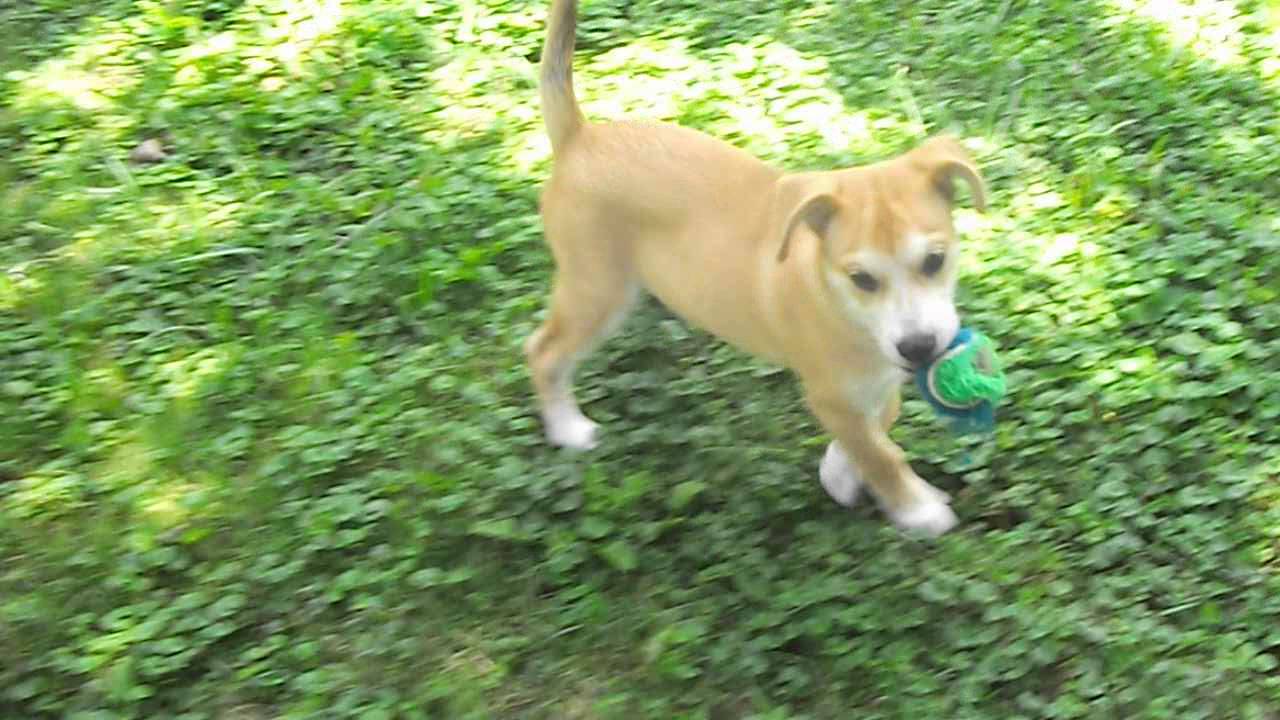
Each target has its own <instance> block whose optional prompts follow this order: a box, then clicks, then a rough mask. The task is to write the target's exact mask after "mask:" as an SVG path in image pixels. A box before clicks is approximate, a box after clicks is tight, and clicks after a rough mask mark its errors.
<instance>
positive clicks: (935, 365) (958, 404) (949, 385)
mask: <svg viewBox="0 0 1280 720" xmlns="http://www.w3.org/2000/svg"><path fill="white" fill-rule="evenodd" d="M916 386H917V387H919V388H920V394H922V395H923V396H924V399H925V400H926V401H928V403H929V404H930V405H932V406H933V409H934V410H935V411H937V413H938V414H939V415H941V416H942V417H943V418H944V419H945V420H946V421H947V422H948V423H949V424H950V426H951V430H952V432H955V433H956V434H957V435H964V434H969V433H984V432H991V430H992V429H993V428H994V427H995V424H996V405H997V404H998V403H999V402H1000V399H1001V398H1002V397H1004V393H1005V379H1004V372H1003V371H1002V370H1001V368H1000V361H999V360H998V359H997V358H996V353H995V344H994V343H993V342H991V339H990V338H988V337H987V336H985V335H983V334H982V333H980V332H978V331H976V330H972V329H970V328H960V332H958V333H956V337H955V339H954V340H952V341H951V345H949V346H948V347H947V350H946V352H944V353H943V354H942V355H941V356H939V357H938V359H937V360H934V361H933V362H932V363H930V364H929V365H927V366H925V367H923V368H921V369H920V370H918V371H916Z"/></svg>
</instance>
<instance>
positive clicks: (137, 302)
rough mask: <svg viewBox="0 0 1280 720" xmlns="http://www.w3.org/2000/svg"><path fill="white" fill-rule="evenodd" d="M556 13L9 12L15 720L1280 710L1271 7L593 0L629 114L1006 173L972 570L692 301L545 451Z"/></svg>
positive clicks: (3, 703)
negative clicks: (545, 125) (147, 150)
mask: <svg viewBox="0 0 1280 720" xmlns="http://www.w3.org/2000/svg"><path fill="white" fill-rule="evenodd" d="M1160 8H1165V9H1168V8H1173V9H1175V10H1180V13H1173V14H1169V13H1166V14H1165V15H1161V14H1160V13H1157V12H1154V11H1153V9H1156V10H1158V9H1160ZM1206 12H1207V13H1208V14H1204V13H1206ZM543 13H544V7H543V3H542V2H541V0H536V1H535V0H529V1H521V2H517V1H514V0H512V1H503V0H466V1H455V0H429V1H428V2H425V3H423V2H419V1H414V2H410V1H409V0H346V1H345V2H337V1H336V0H333V1H331V2H315V3H303V2H285V1H284V0H244V1H243V2H237V1H235V0H223V1H212V0H211V1H209V2H197V1H196V0H167V1H166V0H152V1H150V2H127V1H124V0H114V1H107V2H100V3H80V2H70V1H68V0H35V1H34V2H31V3H24V4H16V3H4V4H0V46H2V47H4V48H5V51H4V53H0V657H3V658H4V662H2V663H0V717H6V718H7V717H14V718H18V717H21V718H55V717H57V718H84V719H86V720H87V719H88V718H102V719H105V718H134V717H137V718H153V717H182V718H192V719H194V718H209V719H211V720H213V719H216V720H258V719H263V718H276V717H291V718H292V717H299V718H302V717H307V718H310V717H314V718H345V717H353V718H354V717H359V718H441V719H446V720H454V719H462V718H547V719H557V720H559V719H566V718H567V719H581V718H627V719H631V718H660V719H663V720H667V719H669V718H708V719H715V720H719V719H722V718H724V719H728V718H747V717H754V718H758V719H759V720H765V719H769V720H783V719H798V718H811V719H817V718H847V717H857V718H868V719H869V718H915V717H931V718H933V717H936V718H955V719H963V718H1000V719H1002V720H1012V719H1014V718H1073V717H1079V718H1178V719H1179V720H1183V719H1186V718H1213V719H1214V720H1218V719H1221V718H1257V719H1262V718H1275V717H1277V716H1278V715H1277V712H1278V711H1280V576H1278V575H1277V569H1278V567H1280V566H1278V565H1277V563H1278V562H1280V561H1278V560H1277V549H1280V545H1278V544H1277V543H1278V537H1280V489H1278V486H1277V480H1278V479H1280V430H1277V428H1278V427H1280V353H1277V348H1280V220H1278V219H1277V214H1276V208H1277V207H1280V183H1278V182H1276V167H1277V165H1276V157H1277V155H1278V153H1280V116H1278V113H1280V63H1277V57H1280V44H1278V42H1277V35H1276V33H1277V32H1278V31H1280V7H1277V6H1276V4H1275V3H1274V2H1270V3H1250V2H1235V3H1233V2H1218V3H1199V4H1197V5H1194V6H1190V5H1175V4H1172V3H1169V4H1161V3H1131V2H1121V1H1120V0H1116V1H1115V2H1104V1H1103V0H1053V1H1050V2H1035V3H1029V2H1019V1H1012V2H1003V3H991V2H978V1H977V0H920V1H916V2H894V3H873V2H839V3H834V2H819V3H812V4H811V3H801V2H793V1H790V0H785V1H783V2H777V1H774V2H764V1H763V0H746V1H744V2H734V3H719V4H714V3H704V2H691V1H690V0H662V1H660V2H643V3H641V2H624V1H623V0H596V1H589V2H586V3H585V7H584V8H583V17H582V27H581V32H580V39H581V42H580V52H579V56H578V67H579V72H578V78H579V87H580V94H581V95H582V97H583V99H584V102H585V104H586V106H587V108H588V110H589V112H591V113H592V114H593V115H596V116H603V115H614V114H617V113H621V112H631V113H636V114H648V115H656V116H658V117H661V118H664V119H674V120H679V121H680V122H683V123H686V124H689V125H692V126H695V127H699V128H703V129H706V130H708V131H711V132H714V133H715V134H717V135H720V136H722V137H726V138H728V139H731V140H732V141H734V142H736V143H738V144H740V145H741V146H743V147H745V148H748V149H750V150H751V151H753V152H755V153H757V154H759V155H761V156H763V157H765V158H767V159H768V160H770V161H772V162H775V163H777V164H779V165H784V166H786V167H790V168H816V167H832V166H835V165H837V164H848V163H853V162H861V161H866V160H871V159H874V158H880V157H884V156H887V155H889V154H891V153H894V152H897V151H899V150H902V149H904V148H906V147H908V146H909V145H910V144H911V143H913V142H916V141H918V140H919V139H920V138H921V137H923V136H924V135H925V134H926V133H930V132H935V131H940V130H951V131H954V132H958V133H960V134H962V135H964V136H965V137H967V138H970V139H971V141H972V142H973V144H974V149H975V153H976V155H977V156H978V158H979V159H980V161H981V164H982V167H983V169H984V172H985V173H986V175H987V177H988V180H989V182H990V184H991V196H992V198H991V199H992V202H991V204H992V209H991V211H990V212H989V213H988V214H986V215H984V216H977V215H974V214H973V213H971V212H968V211H965V212H963V213H962V214H961V216H960V223H961V226H962V227H963V228H964V229H965V238H966V239H965V242H966V244H967V246H968V260H967V262H968V265H967V268H966V281H965V283H964V291H963V296H962V299H961V305H962V309H963V310H964V312H965V314H966V317H967V320H968V321H969V322H970V323H972V324H973V325H975V326H977V327H980V328H982V329H983V330H984V331H986V332H988V333H989V334H991V335H992V336H994V337H995V338H996V339H997V341H998V342H999V343H1000V347H1001V352H1002V357H1003V359H1004V361H1005V363H1006V365H1007V366H1008V370H1009V376H1010V381H1011V384H1012V395H1011V397H1010V399H1009V401H1008V404H1007V407H1006V408H1005V409H1004V411H1003V413H1002V416H1001V422H1000V425H999V428H998V432H997V434H996V437H995V439H994V440H993V441H992V442H989V443H985V444H972V443H970V442H968V441H965V442H959V441H956V440H953V439H951V438H949V437H947V436H946V434H945V433H944V432H943V430H942V429H941V426H940V424H939V423H938V422H937V421H936V420H935V419H934V418H932V417H930V416H929V413H928V410H927V408H926V406H924V405H923V403H922V402H920V401H919V400H918V398H917V397H916V396H915V395H914V393H908V403H907V408H906V417H905V419H904V422H903V423H902V424H901V426H900V427H899V428H898V429H896V430H895V435H896V436H897V438H898V440H899V441H900V442H901V443H902V444H903V445H904V447H905V448H906V449H907V450H908V452H909V453H910V456H911V459H912V461H913V463H914V465H915V466H916V468H917V469H918V470H920V471H921V473H922V474H923V475H925V476H926V477H928V478H930V479H931V480H933V481H934V482H935V483H936V484H938V485H940V486H941V487H943V488H945V489H947V490H948V491H950V492H951V493H952V494H953V495H954V496H955V497H956V509H957V511H958V513H959V514H960V516H961V518H962V522H963V525H962V526H961V527H960V528H959V529H958V530H957V531H956V532H955V533H954V534H951V535H948V536H946V537H944V538H942V539H940V540H938V541H935V542H923V541H919V540H914V539H911V538H909V537H904V536H903V535H901V534H900V533H898V532H897V531H895V530H894V529H892V528H891V527H889V526H888V525H887V524H886V522H885V520H884V518H883V517H882V516H881V515H879V514H878V513H876V512H874V511H873V510H871V509H869V508H866V507H863V508H859V509H857V510H856V511H854V512H852V513H849V512H846V511H842V510H841V509H839V508H837V507H835V506H833V505H832V504H831V503H830V502H829V501H828V500H827V499H826V497H825V495H824V494H823V493H822V491H821V489H820V487H819V486H818V484H817V482H816V477H815V476H816V471H817V462H818V459H819V456H820V454H821V450H822V447H823V445H824V443H825V438H824V437H823V435H822V433H821V430H820V429H819V428H818V427H816V425H815V424H814V422H813V421H812V420H811V419H810V418H809V416H808V415H807V414H806V412H805V411H804V408H803V404H802V402H801V401H800V398H799V396H798V393H797V390H796V388H795V386H794V383H793V382H792V380H791V379H790V378H789V377H788V376H787V375H785V374H783V373H779V372H776V371H774V370H771V369H770V368H767V367H764V366H762V365H760V364H758V363H755V362H753V361H751V360H750V359H748V358H745V357H743V356H742V355H741V354H739V353H737V352H735V351H732V350H730V349H727V348H725V347H724V346H722V345H719V344H717V343H716V342H714V341H713V340H711V339H710V338H708V337H706V336H704V335H701V334H699V333H696V332H692V331H689V330H687V329H685V328H684V327H683V326H682V325H680V324H679V323H678V322H676V321H675V320H674V319H673V318H671V317H670V316H669V315H667V314H666V313H665V312H664V311H662V310H661V309H660V308H658V307H656V306H654V305H652V304H649V305H646V306H644V308H643V311H642V312H641V313H639V316H638V317H637V318H636V319H635V320H634V321H633V322H632V323H631V324H630V325H628V327H627V329H626V331H625V332H624V333H623V334H622V335H621V336H620V337H618V338H617V339H616V340H614V341H613V342H611V343H610V344H609V345H608V346H606V348H605V349H604V350H603V351H602V352H601V353H600V354H598V355H597V356H595V357H594V358H593V359H592V360H591V361H590V362H588V363H587V365H586V367H585V368H584V372H583V373H582V376H581V379H580V383H579V386H580V388H581V393H582V396H583V399H584V400H585V401H586V404H587V409H588V411H589V412H591V413H592V414H593V415H594V416H595V417H596V419H598V420H601V421H603V422H604V423H605V424H606V428H607V431H608V435H607V442H606V443H605V444H604V446H603V447H602V448H601V449H600V450H598V451H594V452H592V453H590V454H587V455H582V456H574V455H570V454H564V453H559V452H556V451H554V450H551V449H549V448H547V447H545V446H544V444H543V443H542V442H541V439H540V428H539V425H538V423H537V421H536V418H535V417H534V416H533V414H532V412H531V399H530V388H529V385H528V381H527V378H526V375H525V372H524V369H523V367H522V360H521V355H520V351H519V348H520V343H521V342H522V341H523V339H524V337H525V336H526V335H527V333H528V332H529V331H530V330H531V329H532V328H533V327H534V326H535V324H536V323H537V321H538V319H539V317H540V314H541V312H542V303H543V293H544V291H545V287H546V284H547V279H548V274H549V270H550V262H549V258H548V257H547V254H546V252H545V251H544V249H543V247H542V244H541V236H540V227H539V223H538V219H537V214H536V198H537V193H538V187H539V183H540V182H541V180H542V179H543V178H544V177H545V176H546V172H547V150H546V144H545V141H544V140H543V138H542V134H541V127H540V121H539V118H538V115H537V103H536V100H535V90H536V88H535V83H534V80H535V69H534V66H533V65H532V64H531V63H532V62H533V61H534V60H535V59H536V55H537V51H538V48H539V45H540V42H541V39H542V35H541V32H542V18H543ZM1197 13H1201V14H1197ZM153 137H154V138H159V139H161V140H162V141H163V143H164V145H165V147H166V148H167V152H168V156H167V158H166V159H165V160H164V161H163V162H160V163H155V164H147V165H142V164H133V163H130V162H129V159H128V155H129V152H130V150H131V149H132V148H133V147H135V146H136V145H137V144H138V143H140V142H141V141H143V140H145V139H148V138H153Z"/></svg>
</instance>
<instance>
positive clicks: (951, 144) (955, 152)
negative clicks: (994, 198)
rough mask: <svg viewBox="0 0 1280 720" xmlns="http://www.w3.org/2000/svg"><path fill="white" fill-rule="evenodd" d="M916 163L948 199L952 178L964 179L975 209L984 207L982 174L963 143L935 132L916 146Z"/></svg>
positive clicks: (952, 188) (952, 196)
mask: <svg viewBox="0 0 1280 720" xmlns="http://www.w3.org/2000/svg"><path fill="white" fill-rule="evenodd" d="M916 153H917V155H918V158H919V160H918V161H917V165H918V166H919V167H920V168H921V169H922V170H924V172H926V173H928V177H929V180H930V182H932V183H933V186H934V187H935V188H937V189H938V194H940V195H942V197H943V198H945V199H946V201H947V202H948V203H951V202H954V201H955V181H956V180H957V179H960V180H963V181H965V183H966V184H968V186H969V194H970V195H971V196H972V198H973V207H974V209H976V210H977V211H978V212H985V211H986V209H987V188H986V184H985V183H984V182H983V181H982V175H980V174H979V173H978V168H977V166H976V165H975V164H974V162H973V159H972V158H971V157H969V153H968V152H966V151H965V149H964V146H963V145H961V144H960V142H959V141H958V140H956V139H955V138H954V137H952V136H950V135H939V136H938V137H935V138H932V139H930V140H929V141H927V142H925V143H924V144H923V145H921V146H920V147H918V148H916Z"/></svg>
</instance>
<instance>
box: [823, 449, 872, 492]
mask: <svg viewBox="0 0 1280 720" xmlns="http://www.w3.org/2000/svg"><path fill="white" fill-rule="evenodd" d="M818 480H819V481H821V482H822V487H823V488H824V489H825V490H826V491H827V494H828V495H830V496H831V499H832V500H835V501H836V502H838V503H840V504H841V505H843V506H845V507H853V506H854V505H855V504H856V503H857V502H858V493H859V492H860V491H861V490H862V478H861V477H858V471H857V470H856V469H855V468H854V467H853V463H851V462H849V456H848V455H845V454H844V451H843V450H841V449H840V446H838V445H836V444H835V443H834V442H832V443H831V444H829V445H827V453H826V454H825V455H823V456H822V464H821V465H819V466H818Z"/></svg>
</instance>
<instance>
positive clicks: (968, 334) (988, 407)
mask: <svg viewBox="0 0 1280 720" xmlns="http://www.w3.org/2000/svg"><path fill="white" fill-rule="evenodd" d="M976 337H977V336H976V334H975V333H974V331H973V330H971V329H970V328H960V330H959V332H957V333H956V336H955V338H953V339H952V341H951V344H950V345H948V346H947V349H946V351H945V352H943V353H942V355H941V356H940V357H939V358H938V359H937V360H934V361H933V362H932V363H930V364H929V365H928V366H926V367H923V368H921V369H919V370H917V371H916V373H915V381H916V387H917V388H919V389H920V394H921V395H922V396H923V397H924V399H925V401H926V402H928V403H929V405H930V406H932V407H933V409H934V411H935V412H936V413H937V414H938V415H939V416H941V417H942V418H943V419H944V421H946V423H947V424H948V426H949V427H950V429H951V431H952V432H953V433H955V434H957V435H967V434H977V433H989V432H991V431H992V430H993V429H994V428H995V424H996V407H995V402H993V401H992V400H990V399H980V400H978V401H976V402H973V403H971V404H969V405H966V406H956V405H952V404H949V403H947V402H945V401H943V400H942V399H941V398H940V397H938V395H937V394H936V393H935V391H934V388H936V387H937V385H936V382H935V381H936V377H935V373H936V371H937V369H938V368H939V367H940V366H941V365H942V364H943V363H944V362H946V361H947V360H948V359H950V358H954V357H955V356H956V355H958V354H959V353H961V352H963V350H964V349H965V346H966V345H968V344H969V343H971V342H973V341H974V339H975V338H976ZM992 361H994V360H993V359H992ZM997 372H998V370H997Z"/></svg>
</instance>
